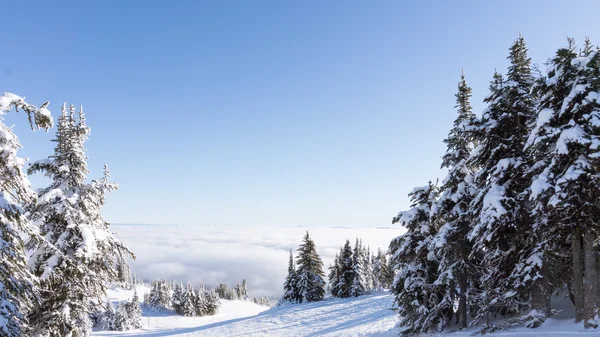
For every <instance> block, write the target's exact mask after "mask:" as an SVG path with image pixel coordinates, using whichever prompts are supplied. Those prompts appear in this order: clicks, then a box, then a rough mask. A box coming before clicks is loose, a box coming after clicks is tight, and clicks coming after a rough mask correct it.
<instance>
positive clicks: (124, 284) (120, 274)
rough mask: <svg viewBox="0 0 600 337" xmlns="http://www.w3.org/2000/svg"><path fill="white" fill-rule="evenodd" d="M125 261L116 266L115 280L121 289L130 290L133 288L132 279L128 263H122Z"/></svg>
mask: <svg viewBox="0 0 600 337" xmlns="http://www.w3.org/2000/svg"><path fill="white" fill-rule="evenodd" d="M123 262H126V261H121V262H119V264H118V265H117V279H118V280H119V285H120V286H121V288H123V289H131V288H132V287H133V277H132V276H131V269H130V268H129V264H128V263H123Z"/></svg>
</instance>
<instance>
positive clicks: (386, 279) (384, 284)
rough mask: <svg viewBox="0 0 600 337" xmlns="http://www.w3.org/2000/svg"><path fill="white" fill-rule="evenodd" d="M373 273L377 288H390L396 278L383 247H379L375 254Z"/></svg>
mask: <svg viewBox="0 0 600 337" xmlns="http://www.w3.org/2000/svg"><path fill="white" fill-rule="evenodd" d="M373 274H374V278H375V284H376V286H375V288H376V289H377V290H383V289H387V288H389V287H390V286H391V284H392V281H393V280H394V273H393V271H392V270H391V269H390V267H389V265H388V261H387V255H386V254H385V253H384V252H383V251H381V249H378V250H377V255H375V256H373Z"/></svg>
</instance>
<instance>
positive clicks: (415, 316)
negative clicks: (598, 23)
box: [373, 36, 600, 334]
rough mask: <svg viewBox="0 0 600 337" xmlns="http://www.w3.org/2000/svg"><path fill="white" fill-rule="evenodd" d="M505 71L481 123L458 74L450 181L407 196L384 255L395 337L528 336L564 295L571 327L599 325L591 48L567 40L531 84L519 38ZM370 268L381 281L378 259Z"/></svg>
mask: <svg viewBox="0 0 600 337" xmlns="http://www.w3.org/2000/svg"><path fill="white" fill-rule="evenodd" d="M508 60H509V62H510V65H509V68H508V71H507V74H506V78H504V77H503V76H502V75H501V74H500V73H498V72H496V73H495V74H494V77H493V80H492V81H491V84H490V88H489V91H490V92H489V95H488V96H487V98H486V99H485V100H484V102H485V103H486V104H487V107H486V109H485V110H484V111H483V113H482V115H481V117H480V118H476V117H475V116H474V114H473V113H472V109H471V105H470V102H469V99H470V97H471V88H470V87H468V85H467V84H466V80H465V78H464V75H463V77H462V78H461V81H460V82H459V85H458V93H457V94H456V101H457V104H456V108H457V112H458V116H457V119H456V120H455V122H454V125H453V127H452V129H451V130H450V133H449V135H448V137H447V138H446V140H445V143H446V145H447V151H446V154H445V155H444V157H443V161H442V167H443V168H447V169H448V173H447V176H446V178H445V179H444V181H443V183H442V185H441V186H440V187H439V188H437V187H436V186H434V185H433V184H430V185H429V186H426V187H424V188H418V189H415V190H414V191H413V192H412V193H411V194H410V197H411V201H412V206H411V207H412V208H411V209H410V210H409V211H406V212H401V213H400V214H399V215H398V216H397V217H395V218H394V220H393V222H394V223H395V222H398V223H400V224H401V225H402V226H403V227H405V228H406V229H407V231H406V233H405V234H404V235H402V236H400V237H398V238H395V239H394V240H392V242H391V243H390V249H389V252H390V255H391V258H390V262H391V266H392V269H393V270H395V271H397V274H396V276H395V279H394V281H393V284H392V292H393V293H394V294H395V296H396V302H395V304H396V305H397V307H398V312H399V315H400V325H401V326H402V327H403V333H404V334H415V333H421V332H431V331H440V330H443V329H446V328H448V327H449V326H450V325H451V324H453V321H454V322H456V323H458V324H459V325H458V327H459V328H465V327H467V325H477V324H479V323H481V322H483V323H484V324H483V326H482V329H481V332H491V331H494V330H496V329H501V328H507V327H512V326H514V325H516V324H522V325H523V326H526V327H530V328H535V327H538V326H540V325H541V324H543V323H544V321H545V319H546V318H547V317H548V316H550V315H554V314H556V310H554V309H553V308H552V302H551V299H552V297H553V296H564V295H562V294H563V293H564V292H566V293H567V295H568V298H569V299H570V300H571V302H572V303H573V305H574V307H575V321H577V322H580V321H583V322H584V323H583V325H584V326H585V327H588V328H596V327H597V326H598V323H597V319H598V318H597V315H598V309H599V308H600V279H599V278H600V277H599V276H600V275H599V273H600V259H599V258H600V252H599V249H598V236H599V234H600V225H598V221H597V218H598V217H599V215H600V206H599V204H598V202H597V200H596V199H597V196H599V195H600V187H598V186H600V180H599V179H600V178H599V177H600V173H599V170H600V169H599V168H600V161H599V159H598V158H600V139H599V138H600V103H599V100H598V98H599V97H600V56H598V48H594V47H593V46H592V44H591V42H590V41H589V40H586V42H585V44H584V45H583V47H582V48H581V50H580V51H579V52H577V50H576V47H575V42H574V40H572V39H569V40H568V46H567V47H566V48H561V49H559V50H558V51H557V52H556V56H555V57H554V58H553V59H551V60H550V61H549V62H548V70H547V72H546V73H545V74H541V76H540V77H539V78H537V79H536V78H534V76H533V74H532V67H531V61H530V59H529V57H528V55H527V47H526V44H525V40H524V39H523V37H522V36H519V38H518V39H517V40H516V42H515V43H514V44H513V45H512V47H511V48H510V54H509V56H508ZM373 266H374V267H373V269H374V274H375V275H376V279H378V280H379V279H380V276H379V275H381V274H382V273H381V266H380V263H379V262H378V258H375V259H374V262H373ZM469 317H472V319H471V322H468V321H467V320H468V318H469ZM491 319H494V321H491ZM500 319H504V321H501V320H500ZM499 323H500V324H499Z"/></svg>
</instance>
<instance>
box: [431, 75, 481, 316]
mask: <svg viewBox="0 0 600 337" xmlns="http://www.w3.org/2000/svg"><path fill="white" fill-rule="evenodd" d="M455 97H456V105H455V108H456V110H457V113H458V116H457V117H456V119H455V120H454V125H453V127H452V129H451V130H450V133H449V134H448V137H447V138H446V139H445V140H444V143H446V146H447V150H446V154H445V155H444V157H443V159H442V165H441V166H442V168H447V169H448V174H447V175H446V178H445V179H444V181H443V183H442V186H441V187H440V198H439V199H438V200H437V202H436V205H437V207H436V209H437V211H436V214H435V217H436V219H437V221H436V222H437V225H439V226H441V227H440V228H439V229H438V233H437V235H436V236H435V239H434V241H433V247H432V248H431V249H432V250H433V251H434V252H435V255H436V257H437V259H438V260H439V270H438V273H439V276H438V279H437V280H436V284H438V285H441V286H443V292H442V295H443V297H442V300H441V302H440V303H439V304H438V305H437V306H436V307H435V310H438V311H439V315H440V316H446V317H451V316H452V312H453V310H454V309H453V308H454V302H455V300H456V298H458V303H459V305H458V311H457V315H458V320H459V326H460V328H466V327H467V290H468V289H467V287H468V284H469V278H472V277H474V276H475V271H476V268H475V267H474V265H473V261H472V258H470V256H471V253H472V245H471V242H470V241H469V240H467V234H468V233H469V231H470V230H471V218H470V217H469V214H468V210H469V205H470V203H471V201H472V200H473V196H474V195H475V193H476V188H475V186H474V183H473V174H474V169H473V167H472V166H471V165H469V163H468V160H469V156H470V154H471V151H472V150H473V131H474V126H475V123H476V117H475V115H474V114H473V109H472V107H471V102H470V98H471V87H469V85H468V84H467V81H466V79H465V75H464V72H463V74H462V75H461V79H460V81H459V82H458V92H457V93H456V95H455ZM457 289H458V292H457ZM449 323H451V322H450V321H449V320H445V321H444V324H449Z"/></svg>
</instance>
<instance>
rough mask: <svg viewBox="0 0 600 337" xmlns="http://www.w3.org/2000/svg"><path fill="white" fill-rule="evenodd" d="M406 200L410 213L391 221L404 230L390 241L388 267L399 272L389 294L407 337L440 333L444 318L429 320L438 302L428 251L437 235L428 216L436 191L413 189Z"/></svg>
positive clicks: (434, 188)
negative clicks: (409, 335) (431, 332)
mask: <svg viewBox="0 0 600 337" xmlns="http://www.w3.org/2000/svg"><path fill="white" fill-rule="evenodd" d="M409 197H410V199H411V203H412V204H411V209H409V210H408V211H404V212H400V213H398V216H396V217H395V218H394V219H393V220H392V223H399V224H400V225H401V226H402V227H404V228H406V233H404V234H403V235H401V236H399V237H397V238H395V239H393V240H392V242H391V243H390V248H389V251H390V254H391V263H392V265H393V268H394V269H395V270H397V271H398V274H397V275H396V277H395V279H394V282H393V284H392V288H391V290H392V293H393V294H394V295H395V301H394V304H395V305H396V306H397V307H398V314H399V317H400V323H399V325H400V326H402V327H404V329H405V330H404V331H403V333H404V334H406V335H408V334H415V333H420V332H430V331H434V330H439V325H438V324H441V326H442V327H443V326H446V324H445V322H444V321H443V320H444V319H445V317H439V316H431V313H432V312H434V311H433V310H432V309H433V307H434V306H435V305H436V303H437V302H438V300H437V292H436V289H435V287H433V283H434V281H435V280H436V279H437V274H436V271H437V269H438V265H437V263H436V261H435V259H430V250H429V247H430V246H431V242H432V241H433V238H434V236H435V234H436V233H435V228H434V227H433V220H432V218H431V213H432V207H433V206H434V205H435V202H436V200H437V197H438V188H437V186H435V185H434V184H432V183H431V182H429V185H427V186H424V187H417V188H415V189H413V191H412V192H411V193H410V194H409ZM436 313H437V312H436ZM440 321H441V322H440Z"/></svg>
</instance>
